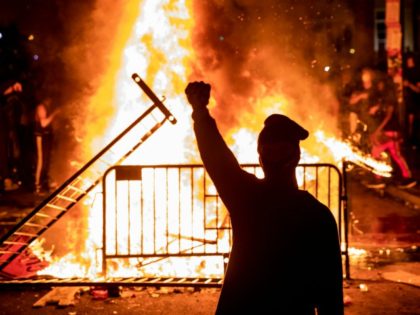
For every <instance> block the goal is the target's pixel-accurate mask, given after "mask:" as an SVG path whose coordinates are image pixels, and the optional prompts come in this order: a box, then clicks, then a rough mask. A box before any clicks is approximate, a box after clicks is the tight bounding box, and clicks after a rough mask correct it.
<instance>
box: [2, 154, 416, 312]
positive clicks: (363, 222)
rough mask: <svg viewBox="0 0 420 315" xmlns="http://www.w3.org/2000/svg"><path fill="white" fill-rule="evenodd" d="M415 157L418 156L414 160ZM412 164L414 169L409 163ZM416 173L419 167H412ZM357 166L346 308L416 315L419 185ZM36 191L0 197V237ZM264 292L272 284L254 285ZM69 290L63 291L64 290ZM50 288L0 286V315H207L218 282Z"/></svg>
mask: <svg viewBox="0 0 420 315" xmlns="http://www.w3.org/2000/svg"><path fill="white" fill-rule="evenodd" d="M419 161H420V159H419ZM416 170H417V168H416ZM414 174H415V177H416V178H417V179H420V176H419V172H418V171H415V172H414ZM365 176H366V174H365V173H364V171H363V170H361V171H360V170H359V171H356V172H355V171H351V172H349V174H348V196H349V202H348V210H349V247H350V279H346V280H345V282H344V295H345V304H346V307H345V314H346V315H355V314H375V315H376V314H390V315H391V314H393V315H394V314H420V302H419V301H420V250H419V248H420V188H419V187H420V185H418V186H416V187H415V188H412V189H399V188H398V187H397V186H395V185H392V184H390V185H387V186H386V187H385V188H384V189H382V190H375V189H369V188H367V187H365V186H364V185H363V182H364V179H365ZM43 198H44V197H43V196H37V195H34V194H33V193H31V192H22V191H19V190H15V191H9V192H6V193H4V194H3V195H1V196H0V235H3V234H4V233H5V232H6V231H7V230H8V229H9V228H10V227H12V226H13V225H14V224H16V223H17V222H19V221H20V220H21V219H22V218H23V217H24V216H25V215H26V214H27V213H28V212H29V211H31V210H32V209H33V208H34V207H35V206H36V205H37V204H38V203H39V202H41V201H42V199H43ZM253 289H255V290H257V289H258V290H271V288H253ZM69 290H70V289H69ZM51 291H52V289H51V288H40V287H36V286H30V285H28V286H25V287H20V288H12V287H4V286H3V287H1V288H0V302H1V305H2V307H1V308H0V315H1V314H41V313H42V314H68V315H70V314H94V313H97V312H100V313H101V314H133V313H139V314H213V313H214V310H215V307H216V304H217V299H218V295H219V293H220V289H219V288H199V287H182V288H175V287H166V288H165V287H120V288H119V289H118V294H116V295H114V296H110V295H109V294H108V293H109V292H108V293H106V295H105V296H102V297H101V296H100V297H98V296H95V295H94V294H92V287H90V288H89V287H81V288H80V290H78V292H77V294H74V292H73V291H71V292H73V295H74V296H76V298H75V299H73V301H72V302H71V303H70V304H69V305H59V302H58V301H54V300H53V299H52V300H50V301H49V302H48V303H46V304H45V305H41V306H38V307H34V304H35V303H36V302H39V300H40V299H42V298H43V297H45V296H46V295H47V294H49V293H50V292H51Z"/></svg>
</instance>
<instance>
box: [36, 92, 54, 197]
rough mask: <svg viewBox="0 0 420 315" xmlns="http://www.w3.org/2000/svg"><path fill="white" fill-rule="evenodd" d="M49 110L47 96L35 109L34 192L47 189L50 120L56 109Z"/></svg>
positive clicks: (49, 103) (50, 148) (49, 104)
mask: <svg viewBox="0 0 420 315" xmlns="http://www.w3.org/2000/svg"><path fill="white" fill-rule="evenodd" d="M50 111H51V98H49V97H47V98H45V99H44V100H43V101H41V102H40V103H38V105H37V106H36V109H35V143H36V168H35V192H36V193H40V192H41V190H42V189H45V190H47V191H48V190H49V189H50V187H49V186H50V183H49V167H50V162H51V150H52V142H53V138H52V137H53V132H52V131H53V130H52V122H53V120H54V118H55V116H56V115H57V114H58V112H59V111H58V110H57V109H56V110H54V111H52V112H51V113H50Z"/></svg>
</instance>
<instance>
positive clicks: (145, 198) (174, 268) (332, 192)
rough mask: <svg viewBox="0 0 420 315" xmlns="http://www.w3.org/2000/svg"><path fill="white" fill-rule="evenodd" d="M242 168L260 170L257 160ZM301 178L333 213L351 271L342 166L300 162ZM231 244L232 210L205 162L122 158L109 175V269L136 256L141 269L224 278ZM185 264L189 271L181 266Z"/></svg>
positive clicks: (106, 198)
mask: <svg viewBox="0 0 420 315" xmlns="http://www.w3.org/2000/svg"><path fill="white" fill-rule="evenodd" d="M242 167H243V168H244V169H245V170H247V171H248V172H250V173H253V174H255V175H256V176H258V177H262V170H261V168H260V167H259V165H255V164H244V165H242ZM297 178H298V184H299V187H300V188H301V189H304V190H307V191H308V192H310V193H311V194H312V195H314V196H315V197H316V198H317V199H318V200H320V201H321V202H322V203H324V204H325V205H326V206H328V207H329V208H330V210H331V212H332V213H333V215H334V217H335V219H336V221H337V225H338V229H339V235H340V239H341V250H342V256H343V263H344V266H343V269H344V272H345V274H344V276H345V277H346V278H349V277H350V271H349V257H348V250H347V244H348V242H347V213H346V212H347V210H346V200H347V197H346V191H345V189H346V187H345V185H343V179H342V175H341V173H340V171H339V169H338V168H337V167H336V166H334V165H332V164H300V165H299V166H298V168H297ZM231 244H232V234H231V223H230V219H229V214H228V212H227V210H226V208H225V206H224V205H223V203H222V201H221V200H220V198H219V196H218V194H217V192H216V189H215V187H214V185H213V183H212V182H211V180H210V178H209V176H208V174H207V173H206V172H205V170H204V168H203V166H202V165H144V166H138V165H125V166H124V165H120V166H113V167H111V168H109V169H108V170H107V171H106V173H105V174H104V177H103V248H102V268H103V272H104V275H105V276H107V275H109V274H110V269H112V266H113V265H114V264H116V262H117V261H118V260H121V261H131V262H132V261H133V260H135V266H136V268H137V269H138V270H139V272H140V276H146V277H147V276H152V277H200V278H201V277H208V278H209V279H217V278H220V279H221V278H222V277H223V273H224V268H225V267H226V262H227V258H228V256H229V253H230V248H231ZM191 260H193V261H194V262H193V263H192V262H191ZM110 261H114V262H115V263H113V264H111V263H110ZM165 264H166V265H165ZM211 265H214V266H213V267H214V268H213V267H210V266H211ZM156 266H159V267H156ZM181 266H182V267H181ZM185 266H188V270H187V271H185V270H182V269H183V268H185ZM178 267H179V270H178ZM111 273H112V272H111ZM168 284H169V282H168Z"/></svg>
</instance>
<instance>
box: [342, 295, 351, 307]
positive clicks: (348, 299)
mask: <svg viewBox="0 0 420 315" xmlns="http://www.w3.org/2000/svg"><path fill="white" fill-rule="evenodd" d="M343 303H344V306H347V305H350V304H352V303H353V301H352V299H351V297H350V296H348V295H345V296H344V299H343Z"/></svg>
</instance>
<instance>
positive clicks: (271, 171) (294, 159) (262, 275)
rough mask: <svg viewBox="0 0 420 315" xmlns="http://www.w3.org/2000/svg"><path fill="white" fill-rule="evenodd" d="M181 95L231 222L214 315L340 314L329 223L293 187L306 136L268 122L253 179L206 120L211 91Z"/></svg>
mask: <svg viewBox="0 0 420 315" xmlns="http://www.w3.org/2000/svg"><path fill="white" fill-rule="evenodd" d="M185 93H186V95H187V98H188V101H189V103H190V104H191V105H192V108H193V113H192V118H193V121H194V132H195V135H196V139H197V144H198V149H199V152H200V155H201V158H202V160H203V163H204V167H205V169H206V171H207V172H208V174H209V175H210V177H211V179H212V181H213V183H214V185H215V187H216V189H217V191H218V193H219V195H220V197H221V199H222V200H223V203H224V204H225V205H226V207H227V209H228V211H229V214H230V219H231V222H232V233H233V244H232V249H231V254H230V257H229V263H228V267H227V270H226V274H225V278H224V282H223V286H222V289H221V293H220V298H219V301H218V305H217V310H216V313H217V314H265V313H267V310H268V313H269V314H315V313H316V314H318V315H325V314H331V315H333V314H334V315H340V314H343V312H344V310H343V290H342V264H341V252H340V243H339V236H338V231H337V225H336V222H335V219H334V216H333V215H332V213H331V211H330V210H329V209H328V208H327V207H326V206H325V205H323V204H322V203H320V202H319V201H318V200H317V199H315V197H313V196H312V195H311V194H309V193H308V192H306V191H303V190H299V188H298V185H297V181H296V175H295V170H296V167H297V165H298V162H299V159H300V146H299V141H300V140H304V139H306V138H307V137H308V135H309V134H308V132H307V131H306V130H305V129H303V128H302V127H301V126H300V125H298V124H297V123H296V122H294V121H293V120H291V119H289V118H288V117H286V116H283V115H280V114H274V115H271V116H269V117H268V118H267V119H266V120H265V122H264V128H263V129H262V131H261V133H260V134H259V137H258V153H259V158H260V164H261V167H262V169H263V171H264V174H265V177H264V178H263V179H259V178H257V177H256V176H255V175H252V174H250V173H248V172H246V171H244V170H243V169H242V168H241V166H240V165H239V163H238V161H237V160H236V158H235V156H234V155H233V153H232V152H231V150H230V149H229V148H228V146H227V145H226V143H225V141H224V140H223V138H222V136H221V134H220V133H219V130H218V128H217V125H216V122H215V120H214V119H213V118H212V117H211V116H210V113H209V110H208V109H207V104H208V102H209V97H210V85H209V84H206V83H204V82H192V83H190V84H188V86H187V88H186V90H185Z"/></svg>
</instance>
